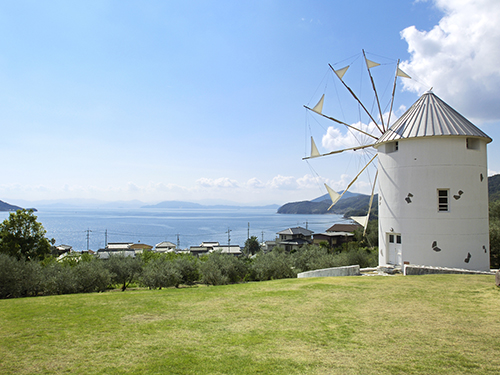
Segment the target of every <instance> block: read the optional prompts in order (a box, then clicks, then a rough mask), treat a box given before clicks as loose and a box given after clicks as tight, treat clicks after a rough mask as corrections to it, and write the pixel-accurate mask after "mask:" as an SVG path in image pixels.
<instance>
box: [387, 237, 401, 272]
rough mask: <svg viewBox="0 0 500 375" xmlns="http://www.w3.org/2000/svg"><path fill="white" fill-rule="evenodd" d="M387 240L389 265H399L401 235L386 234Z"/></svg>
mask: <svg viewBox="0 0 500 375" xmlns="http://www.w3.org/2000/svg"><path fill="white" fill-rule="evenodd" d="M387 236H388V237H389V238H388V241H387V242H388V244H389V246H388V251H387V254H388V255H389V261H388V263H389V264H395V265H401V264H402V263H403V262H402V258H403V257H402V253H401V251H402V248H401V235H400V234H395V233H387Z"/></svg>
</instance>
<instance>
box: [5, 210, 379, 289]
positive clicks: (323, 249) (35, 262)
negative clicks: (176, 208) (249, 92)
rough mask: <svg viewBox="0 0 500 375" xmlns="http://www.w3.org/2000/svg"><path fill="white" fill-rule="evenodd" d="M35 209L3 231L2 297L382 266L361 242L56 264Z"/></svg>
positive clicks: (253, 243) (252, 244) (252, 245)
mask: <svg viewBox="0 0 500 375" xmlns="http://www.w3.org/2000/svg"><path fill="white" fill-rule="evenodd" d="M45 233H46V232H45V230H44V228H43V226H42V225H41V224H40V223H38V222H37V221H36V216H34V215H33V211H31V210H18V211H17V212H16V213H11V214H10V215H9V219H6V220H5V221H4V222H3V223H2V224H0V298H14V297H28V296H40V295H54V294H69V293H90V292H103V291H105V290H107V289H115V288H120V289H121V290H122V291H125V290H126V289H127V288H128V287H130V285H134V286H139V287H147V288H150V289H161V288H167V287H179V286H181V285H187V286H190V285H195V284H206V285H222V284H230V283H238V282H245V281H263V280H272V279H281V278H289V277H296V276H297V273H299V272H303V271H309V270H314V269H320V268H328V267H337V266H344V265H353V264H359V265H360V266H361V267H367V266H375V265H376V264H377V250H376V249H374V250H372V249H370V248H368V247H365V244H364V243H362V242H352V243H349V244H346V245H345V246H344V247H343V248H341V249H336V250H334V249H331V248H330V247H329V246H328V244H327V243H326V242H325V243H322V244H321V245H320V246H316V245H308V246H304V247H302V248H301V249H300V250H298V251H295V252H291V253H288V252H285V251H284V249H283V248H280V247H275V248H274V249H273V250H272V251H270V252H268V253H264V252H262V251H260V246H259V243H258V240H257V237H251V238H249V239H248V240H247V241H246V243H245V248H244V253H245V255H244V256H241V257H235V256H232V255H227V254H221V253H219V252H214V253H211V254H208V255H204V256H202V257H200V258H197V257H195V256H193V255H190V254H175V253H166V254H161V253H156V252H153V251H145V252H143V253H142V254H139V255H138V256H136V257H135V258H133V257H126V256H123V255H114V256H111V257H110V258H109V259H107V260H102V259H98V258H96V257H94V256H92V255H89V254H82V255H81V256H79V257H66V258H64V259H63V260H58V259H57V258H56V257H55V256H52V255H50V252H51V241H49V240H48V239H46V238H45Z"/></svg>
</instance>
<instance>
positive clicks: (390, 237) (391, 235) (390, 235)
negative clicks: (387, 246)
mask: <svg viewBox="0 0 500 375" xmlns="http://www.w3.org/2000/svg"><path fill="white" fill-rule="evenodd" d="M389 242H390V243H394V234H389Z"/></svg>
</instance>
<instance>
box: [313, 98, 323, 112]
mask: <svg viewBox="0 0 500 375" xmlns="http://www.w3.org/2000/svg"><path fill="white" fill-rule="evenodd" d="M324 101H325V94H323V95H322V96H321V99H320V100H319V102H318V104H316V105H315V106H314V108H313V109H312V110H313V111H314V112H316V113H321V112H323V103H324Z"/></svg>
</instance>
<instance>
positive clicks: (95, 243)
mask: <svg viewBox="0 0 500 375" xmlns="http://www.w3.org/2000/svg"><path fill="white" fill-rule="evenodd" d="M35 215H36V216H37V217H38V221H39V222H41V223H42V225H43V226H44V228H45V230H46V231H47V235H46V236H47V238H49V239H50V238H55V239H56V245H60V244H65V245H70V246H73V249H74V250H76V251H81V250H86V249H87V230H88V229H89V230H91V232H89V247H90V249H92V250H97V249H99V248H103V247H104V246H105V238H106V237H105V236H106V235H105V233H106V230H107V240H108V242H139V241H140V242H141V243H145V244H148V245H151V246H154V245H156V244H157V243H159V242H161V241H170V242H173V243H174V244H177V234H179V240H180V246H181V248H188V247H189V246H198V245H200V244H201V243H202V242H204V241H217V242H219V243H220V244H227V243H228V235H227V231H228V229H230V231H231V232H230V236H231V244H232V245H240V246H242V247H243V246H244V244H245V241H246V239H247V233H248V226H249V225H250V231H249V232H250V236H256V237H257V238H258V239H259V241H262V239H264V241H269V240H274V239H275V237H276V232H279V231H282V230H284V229H287V228H290V227H296V226H301V227H304V228H305V227H306V225H307V227H308V229H310V230H312V231H314V232H315V233H318V232H324V231H325V230H326V229H327V228H329V227H330V226H332V225H333V224H334V223H339V222H345V221H346V220H345V219H343V218H342V217H341V216H339V215H280V214H277V213H276V210H274V209H247V208H242V209H143V208H140V209H102V210H96V209H41V210H40V211H38V212H36V213H35ZM8 216H9V213H8V212H0V219H1V220H2V221H3V220H4V219H5V218H7V217H8ZM306 223H307V224H306Z"/></svg>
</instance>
